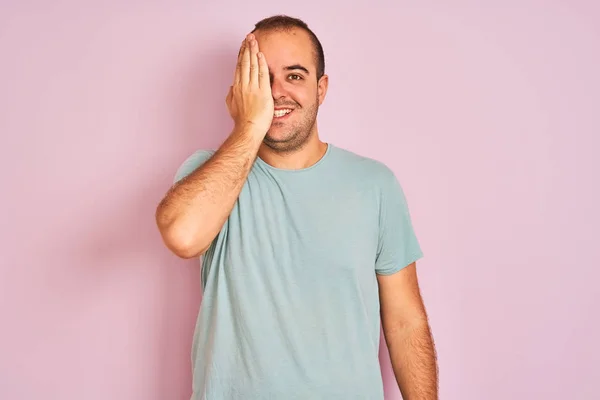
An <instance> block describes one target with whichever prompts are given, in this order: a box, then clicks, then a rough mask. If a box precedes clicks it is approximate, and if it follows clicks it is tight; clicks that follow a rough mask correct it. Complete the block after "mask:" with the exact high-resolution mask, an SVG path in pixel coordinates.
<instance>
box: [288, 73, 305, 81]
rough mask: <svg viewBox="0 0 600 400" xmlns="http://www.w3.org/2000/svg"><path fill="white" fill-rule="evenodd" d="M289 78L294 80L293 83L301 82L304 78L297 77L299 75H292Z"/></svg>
mask: <svg viewBox="0 0 600 400" xmlns="http://www.w3.org/2000/svg"><path fill="white" fill-rule="evenodd" d="M289 78H290V79H291V80H293V81H299V80H301V79H302V76H300V75H297V74H292V75H290V76H289Z"/></svg>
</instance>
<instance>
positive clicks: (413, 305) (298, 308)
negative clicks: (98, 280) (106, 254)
mask: <svg viewBox="0 0 600 400" xmlns="http://www.w3.org/2000/svg"><path fill="white" fill-rule="evenodd" d="M324 65H325V63H324V56H323V50H322V47H321V44H320V43H319V40H318V39H317V38H316V36H315V35H314V34H313V32H312V31H311V30H310V29H309V28H308V26H307V25H306V24H305V23H304V22H302V21H301V20H299V19H294V18H291V17H287V16H275V17H271V18H267V19H265V20H263V21H261V22H259V23H257V24H256V27H255V29H254V30H253V32H252V33H250V34H248V36H247V37H246V38H245V39H244V41H243V43H242V46H241V49H240V53H239V56H238V63H237V67H236V69H235V76H234V80H233V83H232V86H231V88H230V90H229V94H228V95H227V99H226V103H227V107H228V109H229V112H230V114H231V116H232V118H233V120H234V122H235V124H234V126H235V127H234V129H233V132H231V134H230V135H229V137H228V138H227V139H226V140H225V141H224V143H223V144H222V145H221V146H220V147H219V148H218V149H217V150H216V151H212V150H199V151H196V152H195V153H194V154H192V155H191V156H190V157H189V158H188V159H187V160H185V162H184V163H183V164H182V165H181V167H180V168H179V170H178V171H177V173H176V177H175V184H174V185H173V187H172V188H171V189H170V190H169V191H168V193H167V194H166V195H165V197H164V199H163V200H162V202H161V203H160V205H159V206H158V208H157V211H156V219H157V225H158V228H159V230H160V232H161V234H162V237H163V239H164V242H165V244H166V246H167V247H168V248H169V249H171V250H172V251H173V252H174V253H175V254H177V255H178V256H180V257H183V258H195V257H199V256H201V257H202V286H203V300H202V304H201V309H200V313H199V316H198V321H197V325H196V332H195V335H194V342H193V348H192V360H193V395H192V399H193V400H201V399H207V400H221V399H227V400H229V399H244V400H259V399H285V400H288V399H303V400H305V399H311V400H318V399H323V400H325V399H326V400H334V399H343V400H349V399H369V400H376V399H383V386H382V379H381V374H380V366H379V361H378V349H379V334H380V321H381V322H382V324H383V330H384V334H385V338H386V341H387V344H388V348H389V351H390V356H391V360H392V365H393V369H394V372H395V375H396V379H397V382H398V384H399V387H400V390H401V392H402V395H403V397H404V399H405V400H416V399H419V400H433V399H437V365H436V360H435V351H434V345H433V340H432V338H431V334H430V328H429V324H428V321H427V315H426V312H425V308H424V306H423V303H422V300H421V296H420V294H419V287H418V283H417V276H416V270H415V268H416V267H415V262H416V260H417V259H419V258H420V257H421V256H422V252H421V249H420V247H419V244H418V241H417V238H416V236H415V234H414V231H413V228H412V225H411V220H410V216H409V212H408V207H407V204H406V201H405V197H404V194H403V192H402V189H401V187H400V185H399V183H398V181H397V180H396V178H395V175H394V173H393V172H392V171H391V170H390V169H389V168H387V167H386V166H385V165H383V164H382V163H380V162H378V161H375V160H372V159H369V158H366V157H363V156H359V155H357V154H354V153H351V152H349V151H347V150H343V149H342V148H338V147H336V146H334V145H333V144H331V143H324V142H322V141H321V140H320V139H319V133H318V129H317V112H318V109H319V106H320V105H321V104H322V103H323V101H324V99H325V95H326V93H327V84H328V77H327V75H325V73H324V69H325V67H324ZM380 318H381V320H380Z"/></svg>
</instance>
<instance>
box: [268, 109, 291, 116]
mask: <svg viewBox="0 0 600 400" xmlns="http://www.w3.org/2000/svg"><path fill="white" fill-rule="evenodd" d="M292 111H293V110H292V109H291V108H280V109H277V110H275V112H274V113H273V117H275V118H281V117H284V116H286V115H288V114H290V113H291V112H292Z"/></svg>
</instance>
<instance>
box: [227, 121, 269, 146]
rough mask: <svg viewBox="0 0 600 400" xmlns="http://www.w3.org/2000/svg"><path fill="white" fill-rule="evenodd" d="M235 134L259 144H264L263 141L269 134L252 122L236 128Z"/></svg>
mask: <svg viewBox="0 0 600 400" xmlns="http://www.w3.org/2000/svg"><path fill="white" fill-rule="evenodd" d="M234 132H235V133H236V134H237V135H239V136H242V137H244V138H246V139H249V140H251V141H253V142H257V144H260V143H262V141H263V139H264V138H265V135H266V134H267V131H266V130H264V129H262V128H258V127H257V126H256V125H255V124H253V123H251V122H247V123H245V124H240V125H236V127H235V128H234Z"/></svg>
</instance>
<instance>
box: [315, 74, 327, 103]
mask: <svg viewBox="0 0 600 400" xmlns="http://www.w3.org/2000/svg"><path fill="white" fill-rule="evenodd" d="M328 86H329V76H327V75H323V76H322V77H321V79H319V82H318V83H317V96H318V98H319V105H321V104H323V102H324V101H325V95H326V94H327V87H328Z"/></svg>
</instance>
